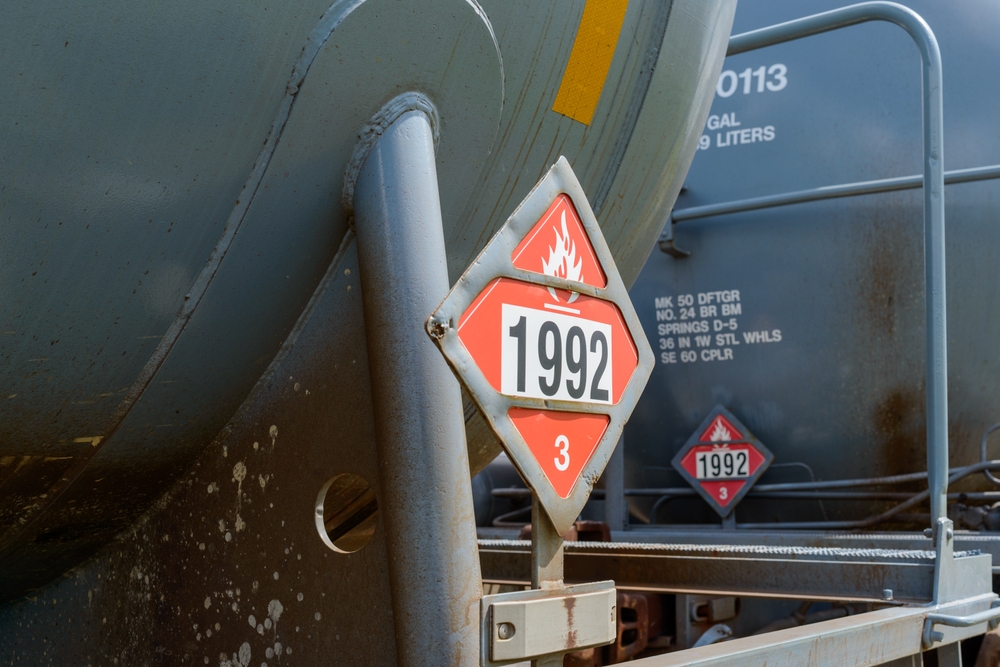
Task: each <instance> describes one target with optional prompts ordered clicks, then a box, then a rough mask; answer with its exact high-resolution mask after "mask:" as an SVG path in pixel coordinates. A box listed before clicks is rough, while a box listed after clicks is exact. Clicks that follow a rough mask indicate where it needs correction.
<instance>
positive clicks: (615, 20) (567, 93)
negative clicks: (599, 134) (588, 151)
mask: <svg viewBox="0 0 1000 667" xmlns="http://www.w3.org/2000/svg"><path fill="white" fill-rule="evenodd" d="M626 9H628V0H587V4H586V5H584V7H583V17H582V18H581V19H580V27H579V28H577V31H576V39H575V40H574V41H573V50H572V51H571V52H570V54H569V63H567V65H566V71H565V72H564V73H563V78H562V83H560V84H559V92H558V93H557V94H556V101H555V103H554V104H553V105H552V110H553V111H555V112H556V113H560V114H562V115H564V116H569V117H570V118H572V119H573V120H575V121H579V122H581V123H583V124H584V125H590V121H591V120H592V119H593V118H594V111H595V110H596V109H597V102H598V100H600V99H601V91H602V90H603V89H604V81H605V80H606V79H607V78H608V70H610V69H611V59H612V58H613V57H614V55H615V47H616V46H617V45H618V36H619V34H621V31H622V23H623V22H624V21H625V10H626Z"/></svg>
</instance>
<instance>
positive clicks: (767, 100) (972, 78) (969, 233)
mask: <svg viewBox="0 0 1000 667" xmlns="http://www.w3.org/2000/svg"><path fill="white" fill-rule="evenodd" d="M839 4H840V3H836V2H826V1H822V2H798V1H796V2H774V1H771V0H768V1H766V2H758V1H755V0H742V1H741V2H740V5H739V8H738V11H737V14H736V19H735V21H736V23H735V27H734V30H733V32H734V34H736V33H740V32H744V31H746V30H751V29H755V28H759V27H762V26H767V25H772V24H776V23H780V22H782V21H786V20H790V19H793V18H797V17H800V16H804V15H808V14H812V13H815V12H820V11H825V10H828V9H832V8H834V7H837V6H839ZM904 4H906V5H907V6H909V7H911V8H912V9H914V10H915V11H916V12H917V13H919V14H920V15H921V16H923V17H924V19H925V20H926V21H927V23H928V24H929V25H930V27H931V28H932V29H933V31H934V33H935V35H936V36H937V39H938V42H939V44H940V49H941V58H942V62H943V68H944V70H943V71H944V151H943V155H944V167H945V170H946V183H948V185H947V186H946V191H945V206H946V230H947V231H946V234H947V299H948V305H947V307H948V310H947V315H948V320H947V326H948V391H949V410H950V417H949V422H948V432H949V440H950V457H951V465H952V466H953V467H954V466H962V465H967V464H971V463H975V462H977V461H979V459H980V440H981V437H982V436H983V434H984V431H985V430H986V429H987V428H988V427H989V426H990V425H991V424H993V423H995V422H997V421H1000V385H998V384H997V382H996V377H997V375H998V371H1000V366H998V364H1000V361H998V359H1000V358H998V356H997V354H996V341H997V340H998V337H1000V319H998V316H997V314H996V311H997V308H996V304H997V299H998V298H1000V297H998V293H997V290H996V285H997V284H998V281H1000V274H998V270H1000V269H998V266H1000V265H998V263H997V249H998V248H1000V236H998V234H1000V230H998V227H997V226H996V220H997V217H998V214H1000V209H998V208H997V196H998V194H1000V189H998V188H1000V183H998V181H997V180H994V179H995V178H996V176H997V174H996V169H994V170H993V171H991V170H990V169H989V167H995V165H997V164H1000V137H998V136H997V134H996V133H995V132H992V131H990V130H988V128H989V127H991V126H992V125H993V122H994V116H995V109H996V108H997V104H998V103H1000V86H998V84H997V82H998V81H1000V70H998V68H1000V64H998V63H1000V53H998V46H997V43H996V40H995V39H994V38H993V35H995V34H996V31H997V30H998V29H1000V13H998V12H997V11H996V6H995V4H994V3H991V2H964V3H935V2H921V1H918V0H914V1H912V2H906V3H904ZM921 108H922V104H921V76H920V59H919V56H918V52H917V50H916V48H915V47H914V45H913V42H912V40H911V39H910V38H909V37H908V36H907V35H906V33H905V32H904V31H902V30H899V29H898V28H897V27H896V26H893V25H890V24H888V23H868V24H863V25H858V26H852V27H850V28H847V29H843V30H838V31H835V32H831V33H827V34H823V35H818V36H813V37H809V38H807V39H802V40H798V41H794V42H790V43H786V44H780V45H777V46H771V47H768V48H764V49H760V50H755V51H752V52H749V53H744V54H740V55H735V56H730V57H728V58H727V59H726V62H725V65H724V67H723V71H722V74H721V75H720V79H719V81H718V85H717V88H716V96H715V100H714V102H713V105H712V111H711V114H710V115H709V117H708V120H707V122H706V125H705V127H704V129H703V131H702V136H701V140H700V141H701V143H700V145H699V151H698V154H697V156H696V158H695V159H694V161H693V164H692V167H691V170H690V171H689V172H688V175H687V178H686V180H685V183H684V190H682V193H681V195H680V196H679V198H678V200H677V203H676V206H675V208H674V216H675V217H676V218H678V221H676V222H674V224H672V225H669V224H668V229H666V230H665V234H664V237H663V241H662V242H661V247H662V248H663V250H665V251H666V252H659V251H654V252H653V253H652V255H651V256H650V258H649V260H648V262H647V263H646V265H645V267H644V268H643V270H642V272H641V273H640V275H639V278H638V279H637V281H636V283H635V285H634V286H633V288H632V291H631V295H632V298H633V302H634V303H635V305H636V308H637V310H638V312H639V313H640V317H641V318H642V319H643V325H644V328H645V331H646V334H647V336H648V338H649V341H650V343H651V344H652V345H653V347H654V349H655V350H656V352H657V354H658V356H659V360H658V361H659V363H658V364H657V366H656V369H655V370H654V372H653V375H652V378H651V380H650V382H649V385H648V386H647V388H646V391H645V393H644V395H643V398H642V400H641V402H640V404H639V406H638V408H637V409H636V412H635V414H634V416H633V418H632V420H631V421H630V422H629V424H628V426H627V428H626V436H625V442H626V445H625V451H626V457H625V458H626V487H627V488H645V489H650V488H668V489H678V488H683V487H687V482H685V481H684V480H683V479H682V478H681V476H680V475H679V474H678V472H677V471H676V469H675V468H674V467H673V465H672V463H671V460H672V458H673V457H674V455H675V453H676V452H677V451H678V450H679V449H680V448H681V447H682V446H683V445H684V443H685V442H686V441H687V440H688V438H689V437H690V436H691V435H692V434H693V433H694V431H695V430H696V428H697V427H698V425H699V423H701V421H702V419H704V417H705V415H707V414H708V413H709V412H710V411H711V410H712V409H713V408H714V407H715V406H717V405H722V406H724V407H726V408H728V409H729V410H730V411H732V412H733V413H734V414H735V415H736V416H737V417H738V418H739V419H740V420H742V421H743V423H744V424H745V425H746V426H747V427H748V428H749V429H750V430H751V431H752V432H753V434H754V435H756V436H757V437H758V438H759V439H760V440H761V441H762V442H763V443H764V444H765V445H766V446H767V447H768V448H770V450H771V451H772V452H773V453H774V455H775V459H774V463H773V464H772V466H771V467H770V469H769V470H768V472H767V473H765V475H764V476H763V477H762V478H761V480H760V482H759V483H760V484H773V483H778V484H780V483H809V482H815V481H821V480H846V479H858V478H873V477H882V476H892V475H900V474H909V473H919V472H921V471H925V470H926V469H927V467H926V466H927V463H926V434H925V428H926V427H925V423H926V422H925V391H926V382H925V379H926V374H925V363H924V350H925V326H924V293H925V290H924V287H925V285H924V273H923V266H924V262H923V238H924V237H923V231H922V230H923V227H922V225H923V219H922V211H923V201H922V192H921V190H920V189H919V186H918V188H917V189H909V190H893V191H885V190H889V189H890V188H889V187H888V186H885V187H882V186H878V187H875V188H873V189H872V191H871V192H870V193H868V194H858V195H855V196H849V197H841V198H832V199H821V198H819V197H816V198H815V199H816V200H815V201H803V202H800V203H794V204H790V205H781V206H766V207H757V208H756V209H755V210H740V211H736V212H733V213H729V214H724V215H713V216H709V217H699V218H696V219H685V210H686V209H690V210H692V211H694V210H697V207H702V206H707V205H719V204H724V203H727V202H738V201H741V200H748V199H753V198H758V197H764V196H771V195H779V194H783V193H791V192H798V191H805V190H810V189H814V188H823V187H827V186H835V185H842V184H850V183H859V182H866V181H875V180H879V179H892V178H897V177H905V176H910V175H919V174H920V173H921V170H922V162H923V154H922V145H921V137H922V134H921ZM963 170H972V171H971V172H965V173H973V174H975V178H977V179H982V180H974V181H973V180H971V179H968V180H966V181H965V182H962V181H961V180H960V179H959V178H958V177H957V176H956V174H957V173H958V172H962V171H963ZM949 174H950V175H949ZM880 190H881V191H880ZM669 227H672V230H671V229H669ZM671 232H672V234H671ZM671 235H672V237H673V238H672V240H670V238H669V237H670V236H671ZM668 253H672V254H668ZM688 253H689V254H688ZM997 446H998V445H997V443H995V442H992V441H991V442H990V444H989V446H988V452H987V458H993V457H994V454H995V453H996V452H997V449H996V447H997ZM922 488H925V487H923V486H922V482H917V483H916V485H912V483H911V485H910V486H894V487H880V489H879V490H880V491H882V492H888V493H889V495H890V496H891V495H892V493H893V492H895V493H897V494H902V495H903V496H905V495H906V493H904V492H910V493H915V492H917V491H919V490H920V489H922ZM991 489H995V487H994V485H993V484H992V483H991V482H990V481H988V480H987V479H985V478H984V477H983V475H982V474H980V473H976V474H975V475H972V476H969V477H967V478H965V479H963V480H961V481H958V482H956V483H954V484H953V485H952V489H951V491H952V492H954V493H957V492H961V491H968V492H988V491H990V490H991ZM862 491H872V487H870V486H869V487H864V488H860V489H859V488H856V489H855V491H854V492H855V493H859V494H860V493H861V492H862ZM970 498H972V499H966V500H963V499H961V498H956V497H953V498H952V502H953V503H954V507H953V508H952V512H953V514H954V515H955V516H959V515H963V512H964V508H960V507H959V506H958V505H959V503H961V504H964V505H966V506H975V507H976V509H975V511H974V512H972V513H971V514H969V515H968V521H965V520H964V519H963V521H960V525H961V526H962V527H964V528H974V529H985V528H987V527H992V529H993V530H996V529H997V528H1000V522H997V521H995V518H996V517H989V519H988V520H987V521H986V523H984V522H983V519H984V518H986V513H987V510H988V509H989V506H990V505H991V504H992V502H990V501H989V500H988V499H987V500H983V499H982V498H980V499H978V500H975V499H974V497H970ZM898 502H899V500H894V499H891V498H890V499H886V495H885V494H884V493H883V494H882V495H879V493H872V494H869V496H868V497H864V496H863V495H858V496H857V498H855V499H850V498H847V499H845V498H841V499H833V498H827V499H825V500H822V499H821V500H809V499H801V498H800V499H797V500H794V501H790V500H778V499H766V498H756V499H755V498H754V496H753V494H752V493H751V495H750V496H749V497H747V498H746V499H745V500H743V501H742V502H741V503H740V504H739V505H738V506H737V508H736V510H735V520H736V524H737V525H740V524H753V525H756V526H758V527H767V526H773V527H775V528H778V527H781V525H782V524H784V525H792V524H799V525H803V526H805V524H814V525H813V526H812V527H815V528H822V527H823V525H824V522H828V521H841V522H842V521H852V520H863V519H864V518H866V517H869V516H872V515H875V514H877V513H878V512H880V511H882V510H884V509H886V508H887V507H890V506H891V505H894V504H896V503H898ZM655 504H656V502H655V500H653V499H649V498H639V497H633V498H632V499H631V507H632V512H633V521H634V522H636V523H637V524H638V523H644V522H659V523H670V524H709V523H717V522H718V521H719V517H718V515H717V514H716V513H715V512H713V511H712V510H711V509H710V508H709V507H708V505H707V504H706V503H705V502H703V501H702V500H700V499H697V498H690V497H677V498H672V499H663V502H661V503H660V504H659V506H658V507H657V508H656V513H655V516H654V513H653V506H654V505H655ZM924 511H926V510H925V509H924V510H920V509H919V508H918V509H911V510H908V511H907V512H905V513H904V514H906V515H908V516H904V517H902V518H901V520H897V521H896V523H894V524H893V523H890V524H884V523H883V524H881V526H880V527H882V528H886V527H889V528H891V527H896V528H899V527H905V526H919V527H922V525H923V524H922V520H921V518H920V517H919V516H917V515H919V514H920V512H924ZM830 525H831V526H832V525H833V524H830Z"/></svg>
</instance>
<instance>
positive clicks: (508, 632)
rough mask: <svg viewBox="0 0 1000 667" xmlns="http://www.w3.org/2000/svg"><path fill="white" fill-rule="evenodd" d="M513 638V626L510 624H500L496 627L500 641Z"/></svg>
mask: <svg viewBox="0 0 1000 667" xmlns="http://www.w3.org/2000/svg"><path fill="white" fill-rule="evenodd" d="M513 636H514V626H513V625H512V624H510V623H501V624H500V625H498V626H497V637H499V638H500V639H510V638H511V637H513Z"/></svg>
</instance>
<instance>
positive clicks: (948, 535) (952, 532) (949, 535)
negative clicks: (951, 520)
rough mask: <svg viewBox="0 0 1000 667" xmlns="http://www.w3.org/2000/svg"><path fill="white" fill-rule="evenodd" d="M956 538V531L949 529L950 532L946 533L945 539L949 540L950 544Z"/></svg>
mask: <svg viewBox="0 0 1000 667" xmlns="http://www.w3.org/2000/svg"><path fill="white" fill-rule="evenodd" d="M954 537H955V531H954V530H953V529H952V528H949V529H948V530H946V531H944V539H945V540H947V541H948V542H951V540H952V539H953V538H954Z"/></svg>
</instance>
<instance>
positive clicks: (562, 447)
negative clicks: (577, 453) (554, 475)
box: [552, 435, 569, 472]
mask: <svg viewBox="0 0 1000 667" xmlns="http://www.w3.org/2000/svg"><path fill="white" fill-rule="evenodd" d="M556 447H559V458H555V459H552V460H553V461H554V462H555V464H556V470H558V471H559V472H564V471H565V470H566V468H568V467H569V438H567V437H566V436H565V435H560V436H559V437H558V438H556ZM560 459H561V460H560Z"/></svg>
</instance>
